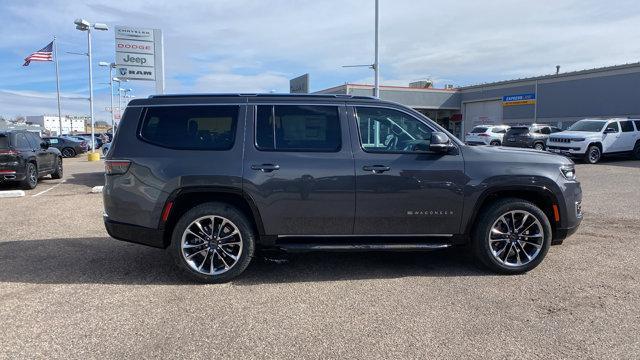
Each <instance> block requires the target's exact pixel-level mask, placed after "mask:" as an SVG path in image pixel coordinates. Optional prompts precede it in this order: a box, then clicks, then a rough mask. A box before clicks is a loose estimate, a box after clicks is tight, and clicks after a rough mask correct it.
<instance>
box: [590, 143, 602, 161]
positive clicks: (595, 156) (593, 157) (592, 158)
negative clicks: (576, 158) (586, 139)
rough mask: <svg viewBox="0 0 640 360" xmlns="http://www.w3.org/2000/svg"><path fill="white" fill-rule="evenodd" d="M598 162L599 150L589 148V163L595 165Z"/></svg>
mask: <svg viewBox="0 0 640 360" xmlns="http://www.w3.org/2000/svg"><path fill="white" fill-rule="evenodd" d="M598 160H600V149H599V148H597V147H595V146H594V147H593V148H591V151H589V161H590V162H592V163H597V162H598Z"/></svg>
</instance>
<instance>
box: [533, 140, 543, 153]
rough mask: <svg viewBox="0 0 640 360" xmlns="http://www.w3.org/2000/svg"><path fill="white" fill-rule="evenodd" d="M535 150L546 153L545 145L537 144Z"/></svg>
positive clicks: (534, 145)
mask: <svg viewBox="0 0 640 360" xmlns="http://www.w3.org/2000/svg"><path fill="white" fill-rule="evenodd" d="M533 148H534V149H536V150H539V151H544V149H545V146H544V143H541V142H537V143H535V144H533Z"/></svg>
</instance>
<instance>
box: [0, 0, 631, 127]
mask: <svg viewBox="0 0 640 360" xmlns="http://www.w3.org/2000/svg"><path fill="white" fill-rule="evenodd" d="M380 3H381V5H380V11H381V28H380V29H381V30H380V31H381V32H380V36H381V63H382V66H381V77H382V83H383V84H387V85H406V84H407V83H408V82H409V81H413V80H421V79H433V80H434V81H435V84H436V86H438V87H442V86H444V85H445V84H454V85H459V86H460V85H469V84H476V83H480V82H490V81H496V80H504V79H511V78H518V77H526V76H533V75H541V74H549V73H552V72H554V71H555V65H557V64H559V65H561V66H562V71H572V70H580V69H584V68H592V67H600V66H607V65H615V64H622V63H630V62H638V61H640V25H639V24H640V2H639V1H638V0H628V1H624V0H620V1H618V0H615V1H601V0H555V1H551V0H538V1H513V0H509V1H498V0H492V1H479V0H466V1H462V0H458V1H432V0H380ZM373 4H374V1H373V0H322V1H320V0H269V1H266V0H206V1H190V0H182V1H168V0H165V1H158V0H140V1H138V0H127V1H117V2H109V1H72V0H46V1H43V0H26V1H17V0H0V24H2V26H0V39H1V40H0V115H2V116H5V117H13V116H15V115H35V114H42V113H56V111H57V110H56V102H55V75H54V67H53V64H52V63H32V64H31V65H30V66H28V67H23V66H22V63H23V59H24V57H25V56H27V55H28V54H30V53H31V52H33V51H36V50H38V49H40V48H42V47H43V46H45V45H46V44H47V43H49V41H51V38H52V37H53V35H57V36H58V39H59V60H60V72H61V92H62V96H63V102H62V110H63V113H72V114H83V113H84V114H86V113H88V102H87V101H86V100H82V98H83V97H87V93H88V85H87V82H88V81H87V78H88V75H87V64H86V57H82V56H78V55H72V54H68V53H67V52H83V51H86V35H85V33H81V32H79V31H77V30H75V27H74V25H73V20H74V19H75V18H78V17H84V18H86V19H88V20H90V21H93V22H104V23H107V24H108V25H110V26H112V25H129V26H138V27H146V28H160V29H162V30H163V32H164V37H165V56H166V58H165V63H166V78H167V80H166V91H167V92H169V93H182V92H268V91H272V90H275V91H277V92H288V80H289V79H290V78H292V77H295V76H298V75H300V74H303V73H306V72H309V73H310V74H311V90H312V91H315V90H320V89H324V88H328V87H331V86H335V85H339V84H343V83H345V82H351V83H363V82H371V81H372V72H371V70H368V69H359V68H343V67H342V65H350V64H367V63H371V62H372V61H373V16H374V11H373V10H374V8H373ZM93 47H94V61H95V63H96V64H95V67H94V82H95V91H96V95H95V98H96V101H97V104H96V109H97V111H96V119H97V120H106V119H108V118H109V114H108V113H107V112H106V111H105V109H104V108H105V106H108V102H109V100H108V99H109V89H108V85H106V84H105V83H106V82H107V81H108V74H107V71H106V69H104V68H99V67H97V62H98V61H109V62H110V61H113V60H114V34H113V31H107V32H94V42H93ZM127 87H130V88H132V89H133V94H135V96H137V97H141V96H143V97H144V96H147V95H149V94H151V93H152V92H153V83H148V82H130V83H129V84H128V85H127Z"/></svg>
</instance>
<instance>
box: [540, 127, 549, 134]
mask: <svg viewBox="0 0 640 360" xmlns="http://www.w3.org/2000/svg"><path fill="white" fill-rule="evenodd" d="M540 133H541V134H545V135H549V134H551V129H549V128H548V127H543V128H540Z"/></svg>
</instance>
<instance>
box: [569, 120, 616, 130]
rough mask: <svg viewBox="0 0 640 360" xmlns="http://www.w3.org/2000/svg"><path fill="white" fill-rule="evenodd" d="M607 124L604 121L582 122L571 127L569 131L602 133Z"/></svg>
mask: <svg viewBox="0 0 640 360" xmlns="http://www.w3.org/2000/svg"><path fill="white" fill-rule="evenodd" d="M606 123H607V122H606V121H604V120H580V121H578V122H577V123H575V124H573V125H571V126H570V127H569V128H568V129H567V130H569V131H585V132H601V131H602V128H604V125H605V124H606Z"/></svg>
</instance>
